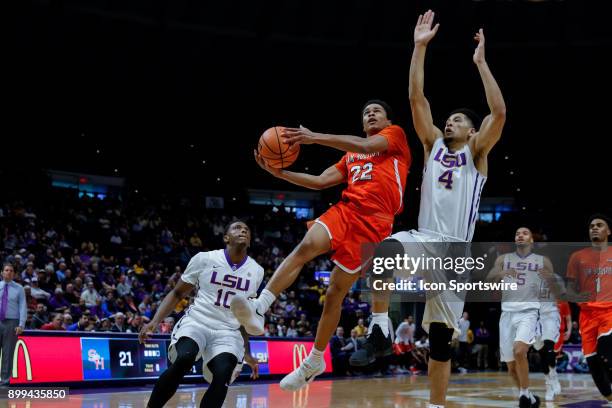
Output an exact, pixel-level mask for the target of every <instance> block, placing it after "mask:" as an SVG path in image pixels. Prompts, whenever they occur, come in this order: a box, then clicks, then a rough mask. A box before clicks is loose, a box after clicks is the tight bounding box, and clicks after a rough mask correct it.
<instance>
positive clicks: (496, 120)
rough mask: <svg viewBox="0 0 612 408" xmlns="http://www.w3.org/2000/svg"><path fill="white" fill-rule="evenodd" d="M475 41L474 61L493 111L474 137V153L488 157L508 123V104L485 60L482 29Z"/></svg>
mask: <svg viewBox="0 0 612 408" xmlns="http://www.w3.org/2000/svg"><path fill="white" fill-rule="evenodd" d="M474 39H475V40H476V41H477V42H478V46H477V47H476V50H475V51H474V57H473V60H474V63H475V64H476V66H477V67H478V72H479V73H480V78H481V79H482V84H483V85H484V89H485V94H486V97H487V104H488V105H489V109H490V111H491V113H489V114H488V115H487V116H486V117H485V118H484V120H483V121H482V124H481V125H480V129H479V131H478V133H476V135H475V136H474V139H473V140H474V142H473V143H474V153H475V154H476V155H479V156H486V155H487V154H488V153H489V152H490V151H491V149H492V148H493V146H495V143H497V142H498V141H499V138H500V137H501V134H502V129H503V127H504V123H506V102H504V96H503V95H502V92H501V89H500V88H499V85H498V84H497V81H495V78H494V77H493V74H492V73H491V70H490V69H489V65H488V64H487V61H486V60H485V37H484V31H483V30H482V28H481V29H480V30H479V31H478V33H476V35H475V36H474Z"/></svg>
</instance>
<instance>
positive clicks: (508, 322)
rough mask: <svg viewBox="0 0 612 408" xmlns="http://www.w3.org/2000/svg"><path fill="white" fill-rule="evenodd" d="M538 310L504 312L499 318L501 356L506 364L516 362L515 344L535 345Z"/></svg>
mask: <svg viewBox="0 0 612 408" xmlns="http://www.w3.org/2000/svg"><path fill="white" fill-rule="evenodd" d="M537 326H538V310H537V309H528V310H522V311H519V312H502V314H501V317H500V318H499V354H500V360H501V361H504V362H509V361H514V342H516V341H520V342H521V343H525V344H533V343H535V341H536V336H537Z"/></svg>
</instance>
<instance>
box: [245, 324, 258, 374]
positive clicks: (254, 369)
mask: <svg viewBox="0 0 612 408" xmlns="http://www.w3.org/2000/svg"><path fill="white" fill-rule="evenodd" d="M240 334H241V335H242V340H243V341H244V362H245V363H247V365H248V366H249V367H251V378H252V379H253V380H256V379H257V377H259V365H258V362H257V359H256V358H255V357H253V356H252V355H251V343H249V334H248V333H247V332H246V330H245V329H244V327H242V326H240Z"/></svg>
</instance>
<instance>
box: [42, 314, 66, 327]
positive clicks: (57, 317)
mask: <svg viewBox="0 0 612 408" xmlns="http://www.w3.org/2000/svg"><path fill="white" fill-rule="evenodd" d="M63 324H64V319H63V316H62V314H61V313H54V314H53V317H52V319H51V322H49V323H46V324H43V325H42V327H41V330H66V329H65V328H64V325H63Z"/></svg>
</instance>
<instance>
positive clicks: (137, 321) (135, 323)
mask: <svg viewBox="0 0 612 408" xmlns="http://www.w3.org/2000/svg"><path fill="white" fill-rule="evenodd" d="M142 326H143V317H142V316H140V315H136V316H134V317H132V319H131V320H130V322H129V324H128V327H127V329H126V332H128V333H139V332H140V329H142Z"/></svg>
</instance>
